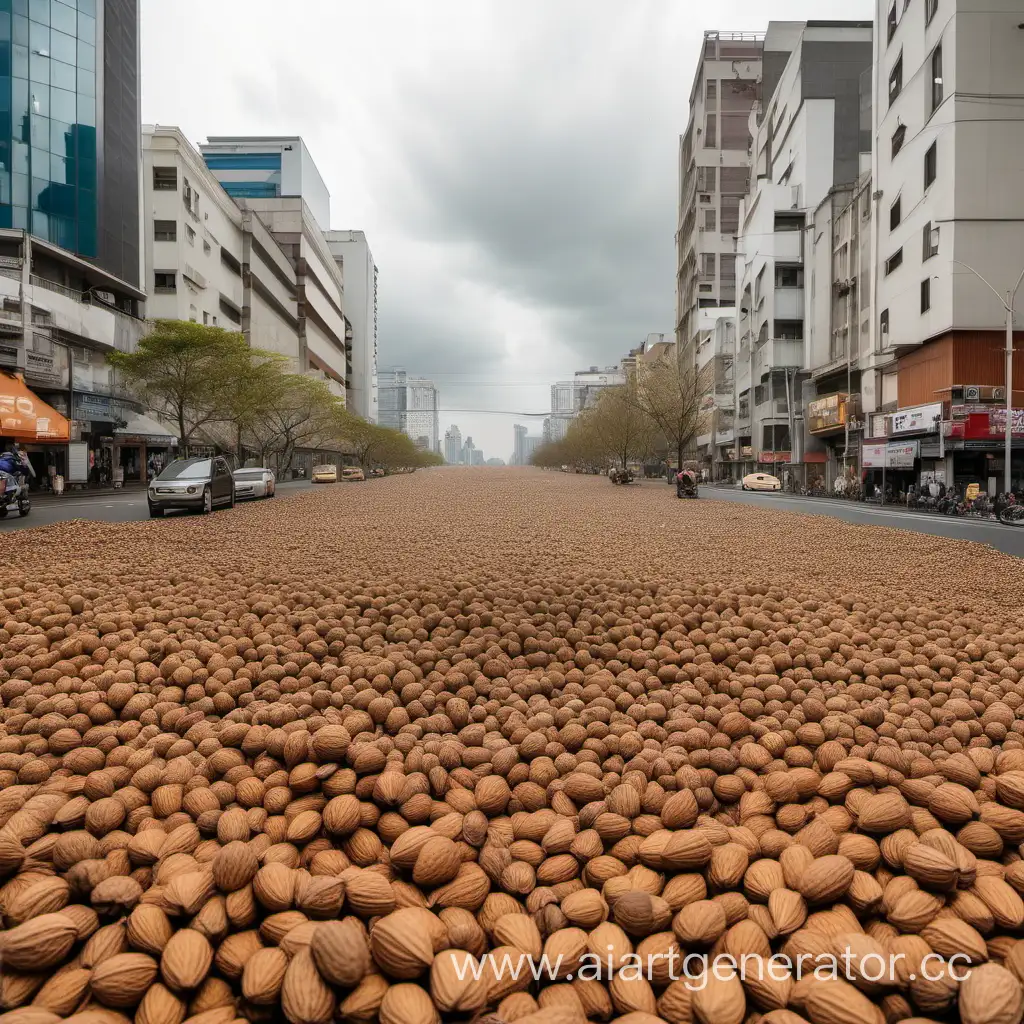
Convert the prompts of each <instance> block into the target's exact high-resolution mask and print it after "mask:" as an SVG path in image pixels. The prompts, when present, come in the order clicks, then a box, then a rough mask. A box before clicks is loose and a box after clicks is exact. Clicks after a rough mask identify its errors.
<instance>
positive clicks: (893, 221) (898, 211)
mask: <svg viewBox="0 0 1024 1024" xmlns="http://www.w3.org/2000/svg"><path fill="white" fill-rule="evenodd" d="M900 199H901V197H900V196H897V197H896V202H894V203H893V204H892V206H890V207H889V230H890V231H895V230H896V228H898V227H899V226H900V221H901V220H902V218H903V214H902V203H901V201H900Z"/></svg>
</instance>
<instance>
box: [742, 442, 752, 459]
mask: <svg viewBox="0 0 1024 1024" xmlns="http://www.w3.org/2000/svg"><path fill="white" fill-rule="evenodd" d="M753 457H754V446H753V445H750V444H745V445H743V447H742V448H740V458H741V459H752V458H753Z"/></svg>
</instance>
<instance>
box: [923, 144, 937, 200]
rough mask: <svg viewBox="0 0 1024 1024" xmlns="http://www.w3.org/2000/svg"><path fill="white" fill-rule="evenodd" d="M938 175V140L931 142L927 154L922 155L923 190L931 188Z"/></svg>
mask: <svg viewBox="0 0 1024 1024" xmlns="http://www.w3.org/2000/svg"><path fill="white" fill-rule="evenodd" d="M938 173H939V151H938V140H936V141H935V142H933V143H932V144H931V145H930V146H929V147H928V152H927V153H925V155H924V187H925V190H927V189H928V188H930V187H931V183H932V182H933V181H934V180H935V178H936V176H937V175H938Z"/></svg>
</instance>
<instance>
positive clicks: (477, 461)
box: [470, 448, 485, 466]
mask: <svg viewBox="0 0 1024 1024" xmlns="http://www.w3.org/2000/svg"><path fill="white" fill-rule="evenodd" d="M470 465H471V466H483V465H485V459H484V451H483V449H482V448H474V449H473V455H472V458H471V459H470Z"/></svg>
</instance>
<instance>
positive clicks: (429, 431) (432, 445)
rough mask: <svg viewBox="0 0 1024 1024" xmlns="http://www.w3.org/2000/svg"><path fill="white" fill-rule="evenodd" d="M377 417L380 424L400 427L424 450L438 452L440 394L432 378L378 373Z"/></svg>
mask: <svg viewBox="0 0 1024 1024" xmlns="http://www.w3.org/2000/svg"><path fill="white" fill-rule="evenodd" d="M377 379H378V389H377V393H378V417H377V422H378V423H379V424H380V425H381V426H382V427H389V428H391V429H392V430H400V431H402V432H403V433H405V434H408V435H409V437H410V438H412V440H413V441H414V442H415V443H416V444H417V445H419V446H420V447H421V448H423V449H424V450H426V451H431V452H433V451H437V450H438V443H439V441H440V436H439V435H440V428H439V426H438V405H439V396H438V391H437V388H436V387H435V385H434V382H433V381H432V380H427V379H425V378H423V377H410V376H409V374H408V373H407V372H406V371H405V370H404V369H401V368H400V367H399V368H395V369H393V370H382V371H381V372H380V373H379V374H378V378H377Z"/></svg>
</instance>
